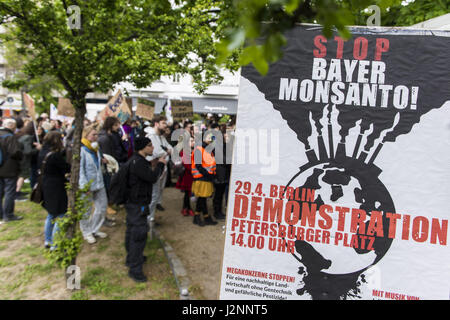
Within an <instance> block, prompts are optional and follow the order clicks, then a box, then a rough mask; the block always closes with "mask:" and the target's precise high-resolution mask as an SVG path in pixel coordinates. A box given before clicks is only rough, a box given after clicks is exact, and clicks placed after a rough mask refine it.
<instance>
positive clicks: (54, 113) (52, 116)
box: [50, 103, 74, 122]
mask: <svg viewBox="0 0 450 320" xmlns="http://www.w3.org/2000/svg"><path fill="white" fill-rule="evenodd" d="M50 120H59V121H69V122H72V121H73V120H74V118H73V117H68V116H63V115H59V114H58V108H57V107H56V106H55V105H54V104H53V103H51V104H50Z"/></svg>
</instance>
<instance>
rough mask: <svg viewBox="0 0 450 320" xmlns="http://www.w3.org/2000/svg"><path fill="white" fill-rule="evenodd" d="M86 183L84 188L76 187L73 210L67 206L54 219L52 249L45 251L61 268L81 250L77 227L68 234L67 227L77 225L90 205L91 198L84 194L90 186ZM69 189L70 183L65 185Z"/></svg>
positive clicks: (80, 237) (71, 260)
mask: <svg viewBox="0 0 450 320" xmlns="http://www.w3.org/2000/svg"><path fill="white" fill-rule="evenodd" d="M90 185H91V184H90V183H88V184H87V185H86V186H85V187H84V188H82V189H78V190H77V191H76V195H75V210H72V209H71V208H68V210H67V213H66V214H65V215H64V216H63V217H62V218H57V219H55V221H54V222H55V223H57V224H58V229H59V230H58V232H56V234H55V237H54V239H53V245H54V247H55V249H54V250H49V251H48V252H47V253H46V256H47V258H48V259H49V260H50V261H51V262H54V263H56V264H58V265H59V266H60V267H62V268H67V267H69V266H70V265H72V263H73V261H74V260H75V258H76V257H77V255H78V253H79V252H80V250H81V245H82V243H83V236H82V234H81V231H79V229H77V228H74V229H75V234H73V235H70V236H68V230H69V228H73V227H74V226H75V227H76V226H78V224H79V222H80V220H81V219H82V218H83V215H84V214H85V213H86V212H87V211H88V210H89V208H90V207H91V206H92V202H91V199H90V198H89V197H87V196H86V194H87V192H88V191H89V188H90ZM67 188H69V189H70V185H69V184H68V185H67Z"/></svg>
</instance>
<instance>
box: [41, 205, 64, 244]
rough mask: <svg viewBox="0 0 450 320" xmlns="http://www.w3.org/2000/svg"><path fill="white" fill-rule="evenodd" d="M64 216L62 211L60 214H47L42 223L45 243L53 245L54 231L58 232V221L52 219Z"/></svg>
mask: <svg viewBox="0 0 450 320" xmlns="http://www.w3.org/2000/svg"><path fill="white" fill-rule="evenodd" d="M62 217H64V213H63V214H60V215H58V216H53V215H51V214H48V215H47V219H46V220H45V225H44V236H45V244H46V245H50V246H51V245H53V237H54V236H55V234H56V232H58V230H59V229H58V223H54V221H52V220H54V219H56V218H62Z"/></svg>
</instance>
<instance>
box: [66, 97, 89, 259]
mask: <svg viewBox="0 0 450 320" xmlns="http://www.w3.org/2000/svg"><path fill="white" fill-rule="evenodd" d="M71 102H72V105H73V106H74V108H75V120H74V122H73V124H74V126H75V128H74V134H73V147H72V159H71V173H70V190H69V191H68V195H67V197H68V207H69V209H70V211H71V212H72V214H77V212H76V210H77V209H76V203H75V202H76V193H77V191H78V189H79V188H78V181H79V178H80V149H81V134H82V133H83V126H84V116H85V114H86V96H85V95H83V96H81V97H79V98H75V99H71ZM68 160H69V159H68ZM76 227H77V226H76V224H74V225H71V226H70V227H69V229H68V230H67V234H66V237H67V238H69V239H71V238H73V237H74V235H75V231H76ZM75 264H76V257H74V258H73V259H72V261H71V265H75Z"/></svg>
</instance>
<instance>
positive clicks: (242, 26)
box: [216, 0, 450, 74]
mask: <svg viewBox="0 0 450 320" xmlns="http://www.w3.org/2000/svg"><path fill="white" fill-rule="evenodd" d="M371 5H377V6H378V7H379V8H380V15H381V26H409V25H412V24H415V23H419V22H421V21H424V20H427V19H431V18H434V17H437V16H440V15H443V14H446V13H448V12H450V0H438V1H436V0H415V1H409V2H405V1H403V0H229V1H223V4H222V5H221V6H222V9H223V10H224V11H227V13H226V14H224V16H226V17H228V18H230V17H235V18H234V19H231V20H230V21H232V22H229V23H228V24H227V25H226V26H225V28H224V35H225V36H224V37H223V38H222V39H221V41H220V43H218V44H217V45H216V47H217V50H218V52H219V54H220V55H219V61H220V62H222V61H225V59H227V58H230V57H232V56H235V55H239V56H240V59H239V62H240V64H241V65H243V66H245V65H247V64H250V63H252V64H253V66H254V67H255V68H256V69H257V70H258V71H259V72H260V73H261V74H266V73H267V71H268V69H269V64H270V63H273V62H275V61H277V60H279V59H280V58H281V54H282V48H283V46H284V45H285V43H286V39H285V37H284V33H285V32H287V31H288V30H290V29H292V28H293V27H294V26H295V24H298V23H316V24H320V25H322V26H323V34H324V35H325V36H326V37H328V38H329V37H331V36H332V35H333V32H334V31H337V32H338V33H339V35H340V36H341V37H343V38H345V39H348V38H350V37H351V34H350V32H349V31H348V28H347V27H346V26H349V25H364V26H365V25H367V20H368V18H369V17H371V16H372V15H373V14H374V12H371V11H370V10H366V9H367V8H368V7H369V6H371Z"/></svg>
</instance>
